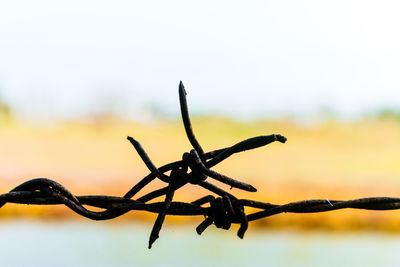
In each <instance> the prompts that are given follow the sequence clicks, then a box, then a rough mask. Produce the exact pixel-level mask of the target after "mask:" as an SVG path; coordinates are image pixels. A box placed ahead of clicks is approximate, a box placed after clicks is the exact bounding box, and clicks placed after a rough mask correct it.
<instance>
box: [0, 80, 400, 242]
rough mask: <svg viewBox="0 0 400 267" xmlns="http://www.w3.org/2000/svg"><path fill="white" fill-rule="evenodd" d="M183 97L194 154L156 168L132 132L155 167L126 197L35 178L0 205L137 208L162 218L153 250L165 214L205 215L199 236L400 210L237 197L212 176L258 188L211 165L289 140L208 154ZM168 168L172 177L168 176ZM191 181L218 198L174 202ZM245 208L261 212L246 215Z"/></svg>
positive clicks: (94, 215) (394, 205)
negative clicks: (287, 217)
mask: <svg viewBox="0 0 400 267" xmlns="http://www.w3.org/2000/svg"><path fill="white" fill-rule="evenodd" d="M179 100H180V108H181V114H182V120H183V124H184V128H185V131H186V135H187V137H188V139H189V142H190V143H191V145H192V147H193V149H192V150H191V151H190V152H185V153H184V154H183V156H182V160H179V161H175V162H171V163H169V164H166V165H164V166H161V167H159V168H157V167H156V166H155V165H154V164H153V162H152V161H151V160H150V157H149V156H148V155H147V153H146V152H145V150H144V149H143V147H142V146H141V145H140V143H139V142H138V141H136V140H135V139H134V138H132V137H130V136H128V138H127V139H128V140H129V141H130V143H131V144H132V145H133V147H134V148H135V150H136V151H137V153H138V154H139V156H140V157H141V159H142V160H143V162H144V163H145V165H146V166H147V168H148V169H149V170H150V174H148V175H147V176H145V177H144V178H143V179H142V180H140V181H139V182H138V183H137V184H136V185H134V186H133V187H132V188H131V189H130V190H129V191H128V192H127V193H126V194H125V195H124V196H123V197H118V196H105V195H88V196H75V195H74V194H72V193H71V192H70V191H69V190H68V189H66V188H65V187H64V186H63V185H61V184H59V183H58V182H56V181H53V180H50V179H47V178H36V179H32V180H29V181H26V182H24V183H22V184H21V185H19V186H17V187H15V188H14V189H13V190H11V191H10V192H8V193H5V194H2V195H0V208H1V207H2V206H4V205H5V204H6V203H19V204H35V205H59V204H63V205H65V206H67V207H68V208H70V209H71V210H73V211H74V212H76V213H77V214H79V215H81V216H84V217H86V218H89V219H92V220H110V219H113V218H116V217H119V216H121V215H123V214H125V213H127V212H129V211H132V210H143V211H148V212H152V213H157V214H158V216H157V219H156V221H155V223H154V225H153V229H152V231H151V233H150V238H149V248H151V247H152V245H153V243H154V242H155V241H156V240H157V238H158V237H159V233H160V230H161V227H162V225H163V222H164V219H165V217H166V215H180V216H196V215H203V216H204V217H205V219H204V220H203V222H201V223H200V225H198V226H197V227H196V231H197V233H198V234H201V233H202V232H203V231H204V230H206V229H207V227H209V226H210V225H212V224H214V225H215V226H216V227H217V228H222V229H225V230H228V229H230V227H231V224H232V223H236V224H240V227H239V230H238V232H237V235H238V236H239V237H240V238H243V237H244V234H245V232H246V230H247V228H248V222H250V221H254V220H259V219H262V218H265V217H269V216H272V215H276V214H280V213H285V212H290V213H315V212H326V211H331V210H338V209H345V208H354V209H366V210H394V209H400V198H392V197H370V198H360V199H354V200H348V201H343V200H329V199H309V200H303V201H298V202H291V203H288V204H284V205H277V204H271V203H267V202H260V201H255V200H249V199H238V198H236V197H235V196H234V195H232V194H231V193H229V192H227V191H225V190H223V189H221V188H220V187H218V186H216V185H214V184H213V183H210V182H208V181H207V178H212V179H214V180H217V181H219V182H222V183H224V184H227V185H229V186H230V187H231V188H232V187H235V188H238V189H241V190H245V191H250V192H255V191H257V190H256V188H255V187H253V186H252V185H250V184H248V183H245V182H242V181H239V180H236V179H233V178H230V177H228V176H226V175H224V174H221V173H218V172H216V171H214V170H212V169H211V168H212V167H214V166H216V165H217V164H219V163H220V162H222V161H223V160H225V159H227V158H228V157H230V156H232V155H233V154H236V153H239V152H243V151H246V150H250V149H255V148H258V147H262V146H265V145H268V144H270V143H273V142H275V141H278V142H281V143H285V142H286V138H285V137H284V136H282V135H279V134H272V135H263V136H257V137H253V138H249V139H246V140H244V141H241V142H239V143H237V144H235V145H233V146H231V147H226V148H222V149H217V150H214V151H210V152H206V153H205V152H204V151H203V149H202V147H201V145H200V143H199V142H198V141H197V139H196V137H195V135H194V132H193V129H192V126H191V122H190V118H189V112H188V107H187V101H186V92H185V88H184V86H183V84H182V82H180V84H179ZM168 172H169V175H167V174H166V173H168ZM156 178H158V179H160V180H161V181H163V182H164V183H166V184H167V185H166V186H165V187H162V188H160V189H156V190H154V191H152V192H150V193H147V194H145V195H143V196H141V197H139V198H137V199H133V197H134V196H135V195H136V194H137V193H138V192H140V191H141V190H142V189H143V188H144V187H145V186H146V185H148V184H149V183H150V182H152V181H153V180H154V179H156ZM188 183H190V184H194V185H197V186H200V187H202V188H204V189H206V190H208V191H210V192H211V193H214V194H215V195H217V197H216V196H214V195H206V196H204V197H202V198H200V199H197V200H195V201H193V202H190V203H188V202H178V201H173V197H174V193H175V191H177V190H179V189H180V188H181V187H183V186H185V185H186V184H188ZM161 196H165V199H164V201H163V202H153V203H149V202H150V201H151V200H154V199H156V198H158V197H161ZM87 207H92V208H101V209H103V210H102V211H93V210H90V209H88V208H87ZM246 207H252V208H257V209H260V210H259V211H257V212H254V213H251V214H246V213H245V208H246Z"/></svg>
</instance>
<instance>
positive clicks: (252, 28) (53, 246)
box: [0, 0, 400, 266]
mask: <svg viewBox="0 0 400 267" xmlns="http://www.w3.org/2000/svg"><path fill="white" fill-rule="evenodd" d="M399 9H400V4H399V3H398V2H396V1H381V2H377V1H334V2H326V1H201V2H194V1H119V0H118V1H112V2H111V1H61V2H54V1H46V0H41V1H34V2H32V1H27V0H16V1H2V2H1V3H0V147H1V153H0V189H1V191H2V192H7V191H9V190H10V189H12V188H13V187H14V186H16V185H18V184H20V183H22V182H23V181H25V180H28V179H31V178H35V177H47V178H51V179H55V180H57V181H58V182H60V183H62V184H63V185H65V186H66V187H67V188H68V189H70V190H71V191H72V192H73V193H75V194H77V195H80V194H84V195H87V194H107V195H123V194H124V193H126V192H127V191H128V190H129V189H130V187H131V186H132V185H133V184H135V183H136V182H138V181H139V180H140V178H142V177H143V176H145V175H146V174H147V173H148V170H147V169H146V168H145V165H144V164H143V163H142V162H141V160H140V158H139V156H138V155H137V154H136V152H135V151H134V149H133V148H132V147H131V145H130V144H129V142H128V141H127V140H126V139H125V137H126V136H127V135H131V136H133V137H134V138H136V139H137V140H138V141H140V142H141V144H142V145H143V147H144V148H145V149H146V151H147V152H148V154H149V155H150V157H151V158H152V160H153V162H154V163H155V164H156V165H158V166H160V165H163V164H165V163H167V162H170V161H174V160H177V159H180V158H181V155H182V153H183V152H184V151H188V150H190V144H189V143H188V141H187V140H186V137H185V133H184V129H183V125H182V123H181V121H180V117H179V116H180V111H179V101H178V83H179V80H182V81H183V83H184V84H185V87H186V89H187V93H188V104H189V111H190V114H191V116H192V122H193V128H194V130H195V132H196V136H197V137H198V139H199V141H200V142H201V144H202V145H203V147H204V148H205V149H206V150H213V149H216V148H220V147H226V146H229V145H232V144H234V143H236V142H238V141H240V140H242V139H245V138H248V137H252V136H257V135H265V134H272V133H280V134H282V135H285V136H286V137H287V138H288V142H287V143H286V144H278V143H277V144H271V145H269V146H268V147H265V148H261V149H257V150H254V151H249V152H246V153H242V154H240V155H238V156H234V157H232V158H230V159H229V160H227V161H226V162H224V163H222V164H221V165H219V166H218V167H216V168H215V169H216V170H218V171H221V172H223V173H225V174H227V175H229V176H231V177H237V178H239V179H240V180H244V181H247V182H249V183H251V184H253V185H255V186H256V187H257V189H258V192H256V193H243V192H240V191H239V190H235V189H232V191H233V193H234V194H236V195H238V196H239V197H243V198H252V199H257V200H261V201H266V202H271V203H277V204H283V203H287V202H291V201H296V200H302V199H309V198H323V199H325V198H328V199H351V198H359V197H369V196H398V195H399V193H400V179H399V178H400V164H399V163H400V160H399V156H400V106H399V101H400V76H399V73H400V50H399V47H400V35H399V34H398V28H399V26H400V17H399V16H398V11H399ZM160 186H162V183H161V182H159V183H158V182H155V183H154V184H152V185H151V186H150V187H149V188H147V189H146V190H145V191H147V192H148V191H149V190H152V189H155V188H158V187H160ZM204 193H205V192H204V191H203V190H200V189H198V188H196V187H193V186H187V187H185V188H184V189H183V190H181V191H179V193H178V194H177V199H181V200H187V201H190V200H193V199H195V198H196V197H199V196H202V195H203V194H204ZM154 219H155V215H154V214H147V213H143V212H130V213H128V214H126V215H124V216H122V217H120V218H118V219H115V220H114V221H113V222H92V221H89V220H87V219H85V218H81V217H79V216H78V215H76V214H74V213H73V212H71V211H70V210H68V209H67V208H66V207H64V206H56V207H55V206H49V207H45V206H24V205H13V204H7V205H6V206H4V207H3V208H1V209H0V229H1V230H0V232H1V234H2V236H3V238H2V239H1V241H0V242H1V244H2V248H3V249H2V251H1V252H0V256H1V258H2V261H3V264H6V265H8V266H12V265H15V266H21V265H26V264H28V265H30V266H39V265H40V266H42V265H43V264H45V265H49V266H52V265H61V266H71V265H74V266H91V265H93V266H94V265H96V266H111V265H112V266H142V265H144V264H149V265H156V266H171V265H185V266H186V265H202V266H203V265H209V266H216V265H222V266H224V265H229V266H235V265H243V264H250V265H256V264H257V265H260V264H263V265H266V264H270V265H273V266H287V265H289V266H312V265H315V266H321V265H324V266H326V265H332V266H337V265H338V264H342V265H345V266H347V265H348V266H350V265H351V266H354V265H356V266H357V265H358V266H361V265H362V266H365V265H378V264H382V263H384V264H386V265H390V264H395V263H396V262H397V261H396V258H395V256H394V255H396V252H397V250H398V248H400V235H399V233H400V223H399V221H400V215H399V212H398V211H386V212H378V211H375V212H374V211H361V210H340V211H334V212H329V213H321V214H304V215H302V214H282V215H278V216H275V217H271V218H268V219H264V220H260V221H257V222H253V223H251V224H250V229H249V230H248V233H247V234H246V238H245V239H244V240H239V239H238V238H235V230H231V231H228V232H226V231H222V230H221V231H217V230H214V229H209V230H207V231H206V232H205V233H204V234H203V236H201V237H198V236H197V235H196V233H195V230H194V228H195V226H196V225H197V224H198V223H200V222H201V220H202V218H201V217H193V218H183V217H168V218H167V220H166V223H165V225H164V227H163V230H162V232H161V235H160V239H159V240H158V241H157V242H156V244H155V245H154V247H153V249H152V250H150V251H147V249H146V247H147V235H148V234H149V233H150V230H151V227H152V226H151V225H152V222H153V221H154ZM23 255H25V256H23ZM44 258H46V261H45V262H44Z"/></svg>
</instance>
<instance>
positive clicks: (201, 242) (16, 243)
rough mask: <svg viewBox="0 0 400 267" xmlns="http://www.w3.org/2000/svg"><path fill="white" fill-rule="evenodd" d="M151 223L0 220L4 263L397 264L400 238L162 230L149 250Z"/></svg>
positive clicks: (93, 264) (1, 257)
mask: <svg viewBox="0 0 400 267" xmlns="http://www.w3.org/2000/svg"><path fill="white" fill-rule="evenodd" d="M150 230H151V226H150V225H141V224H136V223H132V224H127V223H123V224H122V223H105V222H91V221H90V222H86V221H79V222H62V223H43V222H27V221H17V222H15V221H8V222H1V223H0V236H1V238H0V246H1V250H0V261H1V262H0V264H1V266H144V265H145V266H342V267H343V266H398V265H399V261H398V251H399V248H400V236H398V235H389V234H382V233H371V232H369V233H351V234H349V233H347V234H343V233H342V234H337V233H326V232H295V231H263V232H260V231H257V230H255V229H250V230H249V231H248V233H247V234H246V236H245V239H244V240H240V239H239V238H237V237H236V236H235V233H234V231H232V230H231V231H229V232H226V231H222V230H221V231H218V230H215V229H208V230H206V232H205V233H203V235H202V236H198V235H197V234H196V233H195V231H194V229H193V228H187V227H177V226H171V225H165V226H164V227H163V229H162V232H161V235H160V239H159V240H157V242H156V243H155V245H154V246H153V248H152V249H151V250H148V249H147V240H148V235H149V232H150Z"/></svg>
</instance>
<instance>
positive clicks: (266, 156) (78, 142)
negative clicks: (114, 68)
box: [0, 117, 400, 231]
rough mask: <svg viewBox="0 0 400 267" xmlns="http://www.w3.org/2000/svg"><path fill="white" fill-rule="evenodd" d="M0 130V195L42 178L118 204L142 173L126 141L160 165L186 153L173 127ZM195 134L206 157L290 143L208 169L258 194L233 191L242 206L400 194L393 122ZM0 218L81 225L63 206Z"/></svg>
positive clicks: (301, 223) (325, 219) (123, 124)
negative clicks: (249, 144)
mask: <svg viewBox="0 0 400 267" xmlns="http://www.w3.org/2000/svg"><path fill="white" fill-rule="evenodd" d="M0 127H1V128H0V147H1V148H2V149H1V153H0V190H1V192H7V191H9V190H10V189H12V188H13V187H14V186H16V185H18V184H20V183H22V182H24V181H26V180H28V179H31V178H35V177H47V178H50V179H54V180H56V181H58V182H60V183H62V184H63V185H65V186H66V187H67V188H68V189H70V190H71V191H72V192H73V193H74V194H77V195H89V194H107V195H123V194H124V193H126V192H127V191H128V190H129V189H130V187H131V186H133V185H134V184H135V183H136V182H138V181H139V180H140V179H141V178H142V177H143V176H145V175H146V174H147V173H148V171H147V169H146V167H145V165H144V164H143V162H141V160H140V158H139V156H138V155H137V153H136V152H135V150H134V149H133V147H131V145H130V144H129V142H128V141H127V140H126V136H127V135H131V136H133V137H135V138H136V139H137V140H138V141H139V142H141V144H142V146H143V147H144V149H145V150H146V151H147V153H148V154H149V156H150V157H151V158H152V160H153V162H154V163H155V164H156V165H158V166H161V165H163V164H165V163H168V162H170V161H174V160H178V159H180V158H181V156H182V153H183V152H184V151H188V150H190V145H189V142H188V141H187V139H186V137H185V133H184V129H183V126H182V125H181V122H180V121H179V120H176V121H171V120H164V121H160V122H158V123H152V124H142V123H134V122H127V121H121V120H118V119H112V120H106V121H64V122H38V123H33V122H24V121H16V122H12V123H10V124H8V125H2V126H0ZM193 127H194V130H195V132H196V135H197V137H198V139H199V141H200V142H201V144H202V146H203V148H204V149H205V150H214V149H216V148H222V147H226V146H229V145H232V144H234V143H236V142H239V141H241V140H242V139H245V138H249V137H252V136H257V135H264V134H272V133H280V134H282V135H285V136H286V137H287V138H288V142H287V143H286V144H280V143H273V144H271V145H269V146H267V147H264V148H260V149H257V150H253V151H248V152H245V153H241V154H239V155H235V156H233V157H231V158H229V159H228V160H226V161H225V162H223V163H222V164H221V165H219V166H218V167H217V168H215V169H216V170H217V171H220V172H222V173H224V174H227V175H229V176H231V177H233V178H238V179H239V180H243V181H246V182H249V183H251V184H252V185H254V186H255V187H256V188H257V189H258V192H256V193H243V192H240V191H239V190H235V189H232V192H233V193H234V194H235V195H237V196H239V197H240V198H252V199H256V200H260V201H266V202H271V203H276V204H283V203H287V202H291V201H297V200H303V199H311V198H322V199H326V198H328V199H352V198H359V197H370V196H393V197H395V196H398V195H399V194H400V164H399V163H400V123H399V121H396V120H394V119H393V120H390V119H387V120H382V119H381V120H372V119H370V120H364V121H358V122H351V123H344V122H337V121H329V122H324V123H315V124H312V125H311V126H310V125H308V126H304V125H299V124H296V123H294V122H292V121H290V120H287V121H283V120H281V121H267V120H265V121H261V120H260V121H254V122H246V123H245V122H238V121H232V120H230V119H226V118H215V117H201V118H197V119H194V120H193ZM213 183H217V182H214V181H213ZM162 185H163V184H162V182H155V183H154V184H152V185H151V186H150V187H149V188H146V190H145V192H148V191H150V190H152V189H155V188H157V187H160V186H162ZM226 188H227V187H226ZM228 190H229V189H228ZM140 194H142V193H140ZM204 194H206V192H205V191H204V190H202V189H200V188H197V187H194V186H192V185H189V186H186V187H184V188H183V190H182V189H181V190H180V191H178V192H177V194H176V197H175V199H176V200H194V199H195V198H196V197H200V196H203V195H204ZM0 217H2V218H8V219H13V218H16V217H30V218H40V219H56V220H59V219H61V218H64V219H65V218H68V219H82V218H80V217H79V216H78V215H76V214H74V213H73V212H71V211H70V210H69V209H68V208H66V207H64V206H25V205H15V204H7V205H6V206H4V207H3V208H1V209H0ZM154 218H155V215H154V214H147V213H144V212H130V213H128V214H126V215H124V216H122V217H121V218H119V219H117V220H146V221H147V220H154ZM169 220H170V221H171V222H176V223H186V222H193V221H196V222H200V221H201V218H199V217H197V218H196V217H195V218H183V217H173V218H170V219H169ZM399 220H400V213H399V211H385V212H379V211H362V210H339V211H333V212H328V213H318V214H281V215H277V216H274V217H271V218H267V219H263V220H261V221H258V222H253V223H252V224H253V225H258V226H260V227H300V228H306V229H315V228H326V229H335V230H346V229H351V230H354V229H379V230H385V231H400V224H399V223H398V221H399Z"/></svg>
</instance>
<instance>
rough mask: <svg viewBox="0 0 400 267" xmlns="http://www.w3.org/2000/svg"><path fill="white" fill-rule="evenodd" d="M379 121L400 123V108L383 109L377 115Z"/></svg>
mask: <svg viewBox="0 0 400 267" xmlns="http://www.w3.org/2000/svg"><path fill="white" fill-rule="evenodd" d="M376 118H378V119H384V120H387V119H392V120H396V121H399V122H400V108H383V109H381V110H379V111H378V112H377V114H376Z"/></svg>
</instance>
